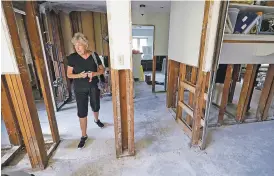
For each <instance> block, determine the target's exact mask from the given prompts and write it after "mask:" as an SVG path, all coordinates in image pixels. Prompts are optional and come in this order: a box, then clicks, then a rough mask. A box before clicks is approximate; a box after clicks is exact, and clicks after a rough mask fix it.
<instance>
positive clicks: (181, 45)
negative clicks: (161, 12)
mask: <svg viewBox="0 0 274 176" xmlns="http://www.w3.org/2000/svg"><path fill="white" fill-rule="evenodd" d="M204 4H205V1H172V2H171V9H170V29H169V45H168V57H169V59H172V60H175V61H177V62H180V63H185V64H187V65H191V66H195V67H197V66H198V61H199V51H200V40H201V32H202V25H203V18H204ZM194 9H195V10H194Z"/></svg>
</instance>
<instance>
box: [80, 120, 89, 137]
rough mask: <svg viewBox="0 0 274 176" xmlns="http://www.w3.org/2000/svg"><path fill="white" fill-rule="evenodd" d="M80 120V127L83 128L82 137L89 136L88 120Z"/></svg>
mask: <svg viewBox="0 0 274 176" xmlns="http://www.w3.org/2000/svg"><path fill="white" fill-rule="evenodd" d="M79 119H80V127H81V131H82V136H87V122H88V118H87V117H84V118H79Z"/></svg>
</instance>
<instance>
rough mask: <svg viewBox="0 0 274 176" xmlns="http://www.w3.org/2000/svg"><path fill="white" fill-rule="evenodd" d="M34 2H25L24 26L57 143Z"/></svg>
mask: <svg viewBox="0 0 274 176" xmlns="http://www.w3.org/2000/svg"><path fill="white" fill-rule="evenodd" d="M36 5H37V4H36V2H34V1H27V2H26V24H27V25H26V27H27V31H28V33H29V34H31V35H29V38H30V47H31V51H32V55H33V57H34V62H35V64H36V67H37V73H38V77H39V80H40V84H41V89H42V94H43V99H44V103H45V106H46V110H47V114H48V120H49V124H50V129H51V134H52V139H53V142H55V143H58V142H59V141H60V136H59V131H58V126H57V121H56V117H55V112H54V107H53V102H52V98H51V94H50V85H49V82H48V78H47V70H46V67H45V63H44V56H43V50H42V47H41V41H40V36H39V31H38V30H40V29H38V26H37V19H36V16H37V15H36V7H37V6H36Z"/></svg>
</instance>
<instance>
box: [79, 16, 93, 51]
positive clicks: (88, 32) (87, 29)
mask: <svg viewBox="0 0 274 176" xmlns="http://www.w3.org/2000/svg"><path fill="white" fill-rule="evenodd" d="M81 19H82V27H83V34H84V35H85V36H86V37H87V38H88V41H89V47H88V49H90V50H91V51H95V34H94V25H93V24H94V21H93V13H92V12H81Z"/></svg>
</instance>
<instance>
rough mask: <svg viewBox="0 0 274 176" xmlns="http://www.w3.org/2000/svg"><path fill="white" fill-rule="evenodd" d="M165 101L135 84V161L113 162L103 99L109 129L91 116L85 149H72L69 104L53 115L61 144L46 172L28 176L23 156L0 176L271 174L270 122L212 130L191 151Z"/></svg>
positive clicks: (76, 131) (75, 128)
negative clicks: (14, 175)
mask: <svg viewBox="0 0 274 176" xmlns="http://www.w3.org/2000/svg"><path fill="white" fill-rule="evenodd" d="M165 99H166V94H164V93H163V94H152V93H151V89H150V87H148V86H147V85H146V84H145V83H137V84H136V98H135V145H136V156H134V157H126V158H121V159H116V156H115V140H114V129H113V116H112V102H111V101H110V98H109V99H108V98H103V100H102V103H101V107H102V110H101V115H100V117H101V119H102V121H103V122H105V123H106V124H107V127H106V128H104V129H99V128H98V127H97V126H95V124H94V123H93V121H92V115H91V114H90V115H89V117H90V119H89V124H88V135H89V137H90V140H89V141H88V144H87V146H86V148H84V149H82V150H78V149H76V147H77V144H78V140H79V139H78V138H79V135H80V128H79V122H78V118H77V117H75V112H76V105H75V103H72V104H68V105H66V106H65V107H64V108H63V110H62V111H60V112H58V113H56V116H57V121H58V126H59V130H60V135H61V138H62V141H61V143H60V145H59V147H58V148H57V150H56V152H55V153H54V154H53V156H52V158H51V159H50V161H49V165H48V167H47V168H46V169H45V170H44V171H32V170H31V166H30V163H29V161H28V157H27V155H25V157H24V159H23V160H21V161H20V162H19V164H18V165H17V166H9V167H5V168H4V170H3V173H8V172H10V171H15V170H24V171H27V172H31V173H33V174H35V176H55V175H56V176H59V175H66V176H88V175H90V176H97V175H102V176H108V175H112V176H116V175H123V176H131V175H142V176H145V175H155V176H156V175H157V176H161V175H163V176H164V175H169V176H173V175H182V174H183V175H185V176H194V175H197V176H199V175H203V176H206V175H208V176H213V175H222V176H223V175H234V176H237V175H241V176H243V175H249V176H250V175H254V176H256V175H273V174H274V170H273V168H272V166H271V165H270V164H269V163H271V161H272V160H273V158H274V155H273V153H271V151H272V149H273V147H274V143H273V141H271V140H265V139H273V138H274V121H269V122H262V123H252V124H243V125H234V126H228V127H220V128H210V130H209V143H210V144H209V145H208V147H207V149H206V150H205V151H200V150H199V149H195V148H192V149H190V148H189V146H188V142H189V138H188V137H187V136H186V135H185V134H184V132H183V130H182V129H181V127H180V125H178V124H177V123H176V122H175V120H174V119H173V116H172V114H171V113H170V112H169V110H167V108H166V107H165ZM42 127H43V126H42ZM43 128H44V127H43ZM44 130H45V129H43V131H44ZM260 158H264V159H260ZM259 159H260V160H259Z"/></svg>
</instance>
